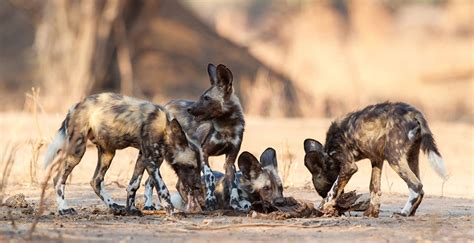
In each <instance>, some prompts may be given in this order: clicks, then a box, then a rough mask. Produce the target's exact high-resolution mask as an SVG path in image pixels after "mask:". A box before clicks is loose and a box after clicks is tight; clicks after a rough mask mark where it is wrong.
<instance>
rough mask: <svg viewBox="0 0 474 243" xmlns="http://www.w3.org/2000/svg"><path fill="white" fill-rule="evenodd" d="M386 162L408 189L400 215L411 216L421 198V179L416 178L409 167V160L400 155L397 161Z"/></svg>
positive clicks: (422, 193)
mask: <svg viewBox="0 0 474 243" xmlns="http://www.w3.org/2000/svg"><path fill="white" fill-rule="evenodd" d="M388 163H389V164H390V166H391V167H392V169H393V170H394V171H395V172H397V174H398V175H399V176H400V177H401V178H402V179H403V180H404V181H405V183H407V185H408V189H409V191H410V196H409V197H408V201H407V202H406V204H405V207H403V209H402V211H401V212H400V215H403V216H413V215H415V212H416V209H417V208H418V206H419V205H420V203H421V200H422V199H423V195H424V192H423V184H421V181H420V179H418V176H417V175H416V173H414V172H413V171H412V168H410V166H409V162H408V161H407V159H406V158H405V157H402V158H401V159H400V161H398V163H397V162H393V161H388Z"/></svg>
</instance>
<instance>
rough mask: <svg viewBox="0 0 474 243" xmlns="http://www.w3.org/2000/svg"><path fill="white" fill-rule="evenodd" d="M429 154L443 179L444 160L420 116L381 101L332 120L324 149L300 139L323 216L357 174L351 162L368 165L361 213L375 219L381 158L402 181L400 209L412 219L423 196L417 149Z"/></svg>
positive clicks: (404, 106)
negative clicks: (364, 161) (403, 190)
mask: <svg viewBox="0 0 474 243" xmlns="http://www.w3.org/2000/svg"><path fill="white" fill-rule="evenodd" d="M420 148H421V150H423V152H424V153H425V154H427V155H428V159H429V161H430V162H431V165H432V166H433V168H434V169H435V171H436V172H437V173H438V175H439V176H441V177H443V178H446V171H445V167H444V162H443V159H442V158H441V155H440V153H439V151H438V149H437V147H436V144H435V141H434V138H433V134H432V133H431V131H430V129H429V128H428V123H427V121H426V119H425V118H424V117H423V114H422V113H421V112H420V111H418V110H417V109H416V108H414V107H412V106H410V105H408V104H404V103H389V102H386V103H381V104H377V105H372V106H368V107H366V108H365V109H363V110H360V111H357V112H354V113H350V114H348V115H346V116H345V117H344V118H342V119H340V120H337V121H336V122H333V123H332V124H331V126H330V127H329V130H328V132H327V135H326V144H325V145H324V146H323V145H322V144H321V143H319V142H318V141H316V140H313V139H306V140H305V141H304V149H305V152H306V155H305V161H304V163H305V166H306V167H307V168H308V169H309V171H310V172H311V174H312V176H313V184H314V187H315V189H316V191H317V192H318V194H319V195H320V196H322V197H323V198H325V199H324V200H323V202H322V203H321V205H320V206H319V207H320V208H319V209H321V210H323V213H325V214H326V215H329V216H330V215H333V214H335V211H334V205H335V202H336V200H337V199H338V197H339V196H340V195H341V193H342V192H343V190H344V187H345V186H346V184H347V182H348V181H349V179H350V178H351V176H352V175H353V174H354V173H355V172H357V166H356V164H355V162H356V161H359V160H362V159H369V160H370V161H371V163H372V176H371V180H370V194H371V199H370V206H369V208H368V209H367V210H366V211H365V213H364V215H366V216H371V217H378V214H379V209H380V196H381V192H380V176H381V173H382V166H383V162H384V160H386V161H387V162H388V164H389V165H390V166H391V167H392V169H393V170H394V171H395V172H397V173H398V175H399V176H400V177H401V178H402V179H403V180H404V181H405V182H406V183H407V185H408V188H409V191H410V196H409V198H408V201H407V203H406V204H405V207H404V208H403V209H402V211H401V213H400V214H401V215H403V216H413V215H415V211H416V209H417V208H418V206H419V205H420V203H421V200H422V198H423V194H424V192H423V189H422V187H423V185H422V184H421V181H420V172H419V167H418V155H419V151H420Z"/></svg>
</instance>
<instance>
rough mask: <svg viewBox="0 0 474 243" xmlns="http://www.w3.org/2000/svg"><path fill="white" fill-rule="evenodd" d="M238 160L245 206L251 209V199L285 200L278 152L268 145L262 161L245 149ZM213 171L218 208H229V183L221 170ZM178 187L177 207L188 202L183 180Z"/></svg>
mask: <svg viewBox="0 0 474 243" xmlns="http://www.w3.org/2000/svg"><path fill="white" fill-rule="evenodd" d="M237 163H238V166H239V169H240V171H237V173H236V183H237V188H238V190H239V196H240V198H239V200H240V201H244V202H248V203H246V204H245V205H244V210H246V211H248V210H249V209H250V206H251V205H252V203H254V202H259V201H261V202H268V203H270V204H272V205H276V206H281V205H282V204H283V203H284V199H283V185H282V182H281V179H280V176H279V175H278V163H277V158H276V152H275V150H274V149H273V148H267V149H266V150H265V151H264V152H263V153H262V155H261V156H260V162H259V161H258V160H257V158H255V156H253V155H252V154H251V153H249V152H247V151H245V152H243V153H242V154H240V156H239V158H238V160H237ZM213 174H214V177H215V178H216V179H217V183H216V191H215V195H216V198H217V208H219V209H228V208H230V205H229V198H230V195H229V184H227V183H226V181H225V178H224V174H222V173H221V172H218V171H213ZM201 179H202V180H204V179H205V178H204V177H202V178H201ZM176 187H177V188H178V192H179V194H180V195H181V197H180V198H179V199H180V200H179V201H177V202H176V203H178V205H175V206H177V207H178V206H179V205H182V204H183V201H184V202H186V199H185V197H184V196H185V195H186V191H185V190H183V189H185V187H184V186H183V185H182V184H180V181H178V185H177V186H176ZM181 198H182V199H181ZM183 199H184V200H183ZM173 203H175V202H173Z"/></svg>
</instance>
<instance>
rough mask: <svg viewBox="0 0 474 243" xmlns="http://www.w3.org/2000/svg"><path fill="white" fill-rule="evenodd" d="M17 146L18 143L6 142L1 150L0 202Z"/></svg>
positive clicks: (18, 146) (1, 201) (18, 145)
mask: <svg viewBox="0 0 474 243" xmlns="http://www.w3.org/2000/svg"><path fill="white" fill-rule="evenodd" d="M19 148H20V144H18V143H12V144H10V143H7V145H6V146H5V147H4V150H3V152H2V157H1V163H2V164H3V171H2V180H1V182H0V204H1V203H3V197H4V193H5V190H6V187H7V183H8V179H9V178H10V174H11V172H12V167H13V164H14V163H15V155H16V152H17V151H18V149H19Z"/></svg>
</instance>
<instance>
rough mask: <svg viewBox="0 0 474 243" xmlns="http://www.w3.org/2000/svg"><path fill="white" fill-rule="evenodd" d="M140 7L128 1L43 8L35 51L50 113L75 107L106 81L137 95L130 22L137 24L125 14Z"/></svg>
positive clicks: (85, 0)
mask: <svg viewBox="0 0 474 243" xmlns="http://www.w3.org/2000/svg"><path fill="white" fill-rule="evenodd" d="M140 4H141V1H127V0H94V1H89V0H79V1H66V0H52V1H45V2H43V6H42V10H41V11H42V14H41V17H40V19H39V22H38V25H37V28H36V38H35V49H36V52H37V63H38V76H39V77H40V82H41V84H42V86H43V87H44V89H45V94H46V100H45V106H46V107H48V108H52V109H57V108H59V109H61V108H65V107H67V106H70V105H72V104H73V103H75V102H77V101H79V100H80V99H81V98H83V97H84V96H85V95H87V94H88V93H89V92H90V91H91V89H92V88H93V87H101V86H103V85H104V84H105V82H106V80H107V81H111V80H112V81H113V83H115V84H117V83H119V82H122V83H120V84H118V85H116V86H120V87H121V89H122V91H123V92H124V93H126V94H129V95H131V94H132V89H133V87H132V83H133V73H132V68H131V62H130V54H129V50H128V41H127V38H126V37H127V32H126V26H127V24H128V23H125V21H133V19H134V18H130V17H129V16H132V17H133V16H135V14H130V13H126V11H127V10H128V9H130V10H131V11H137V10H138V9H137V6H131V5H140ZM138 7H139V6H138ZM124 16H125V17H124ZM107 83H110V82H107ZM111 88H117V87H111Z"/></svg>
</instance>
